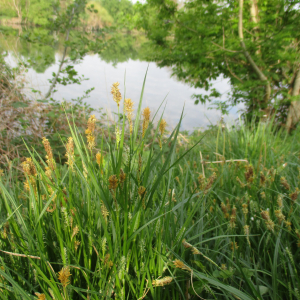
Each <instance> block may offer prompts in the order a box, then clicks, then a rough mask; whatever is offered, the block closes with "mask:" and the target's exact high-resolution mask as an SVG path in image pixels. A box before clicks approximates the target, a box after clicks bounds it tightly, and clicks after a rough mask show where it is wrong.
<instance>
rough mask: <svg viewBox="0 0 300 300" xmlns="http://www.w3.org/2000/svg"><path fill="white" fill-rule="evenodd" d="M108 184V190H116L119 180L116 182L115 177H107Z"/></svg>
mask: <svg viewBox="0 0 300 300" xmlns="http://www.w3.org/2000/svg"><path fill="white" fill-rule="evenodd" d="M108 182H109V185H108V188H109V189H110V190H116V189H117V187H118V183H119V180H118V178H117V176H116V175H111V176H109V178H108Z"/></svg>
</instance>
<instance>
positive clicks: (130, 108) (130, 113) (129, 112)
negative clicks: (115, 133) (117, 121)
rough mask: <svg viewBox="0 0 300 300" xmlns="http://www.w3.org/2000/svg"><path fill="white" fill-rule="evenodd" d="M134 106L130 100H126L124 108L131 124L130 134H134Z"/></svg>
mask: <svg viewBox="0 0 300 300" xmlns="http://www.w3.org/2000/svg"><path fill="white" fill-rule="evenodd" d="M133 105H134V102H133V101H132V100H131V99H130V98H127V99H125V100H124V108H125V111H126V114H127V119H128V122H129V131H130V134H131V133H132V129H133V125H132V117H133V111H134V109H133Z"/></svg>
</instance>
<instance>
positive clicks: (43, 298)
mask: <svg viewBox="0 0 300 300" xmlns="http://www.w3.org/2000/svg"><path fill="white" fill-rule="evenodd" d="M35 295H36V296H37V297H38V300H46V295H45V294H40V293H35Z"/></svg>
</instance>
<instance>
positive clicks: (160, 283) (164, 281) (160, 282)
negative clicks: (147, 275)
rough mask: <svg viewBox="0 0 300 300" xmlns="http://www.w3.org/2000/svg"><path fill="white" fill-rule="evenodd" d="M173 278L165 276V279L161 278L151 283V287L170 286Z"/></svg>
mask: <svg viewBox="0 0 300 300" xmlns="http://www.w3.org/2000/svg"><path fill="white" fill-rule="evenodd" d="M172 280H173V278H172V277H170V276H166V277H163V278H161V279H155V280H153V281H152V285H153V286H154V287H156V286H164V285H167V284H170V283H171V282H172Z"/></svg>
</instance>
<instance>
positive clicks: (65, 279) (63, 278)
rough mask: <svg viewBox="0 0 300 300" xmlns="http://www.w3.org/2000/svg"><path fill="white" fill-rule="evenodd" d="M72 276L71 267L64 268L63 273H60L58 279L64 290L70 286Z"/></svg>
mask: <svg viewBox="0 0 300 300" xmlns="http://www.w3.org/2000/svg"><path fill="white" fill-rule="evenodd" d="M70 276H71V273H70V269H69V267H63V268H62V269H61V271H60V272H58V279H59V281H60V282H61V284H62V286H63V287H64V288H65V287H66V286H67V285H69V284H70V279H69V277H70Z"/></svg>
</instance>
